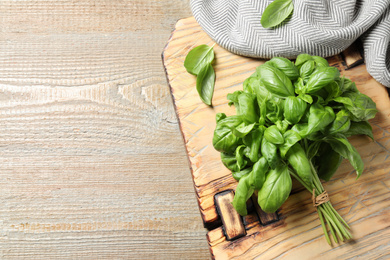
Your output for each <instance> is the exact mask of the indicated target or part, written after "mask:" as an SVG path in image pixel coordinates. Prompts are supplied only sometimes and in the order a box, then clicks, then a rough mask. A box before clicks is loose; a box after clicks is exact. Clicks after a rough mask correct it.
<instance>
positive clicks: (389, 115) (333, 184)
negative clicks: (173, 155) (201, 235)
mask: <svg viewBox="0 0 390 260" xmlns="http://www.w3.org/2000/svg"><path fill="white" fill-rule="evenodd" d="M200 44H208V45H210V46H211V45H213V44H214V42H213V41H212V40H211V39H210V38H209V37H208V36H207V35H206V33H205V32H203V31H202V29H201V28H200V26H199V25H198V24H197V22H196V21H195V19H194V18H193V17H191V18H187V19H183V20H179V21H178V22H177V24H176V28H175V30H174V32H173V33H172V36H171V38H170V39H169V42H168V44H167V46H166V47H165V49H164V52H163V64H164V67H165V70H166V74H167V79H168V84H169V86H170V88H171V91H172V97H173V101H174V104H175V108H176V112H177V116H178V119H179V125H180V129H181V132H182V134H183V139H184V143H185V146H186V149H187V153H188V159H189V165H190V168H191V172H192V178H193V180H194V188H195V193H196V196H197V199H198V202H199V209H200V213H201V216H202V219H203V222H204V224H205V227H206V228H208V229H209V230H210V231H209V232H208V235H207V239H208V242H209V246H210V252H211V255H212V258H215V259H233V258H234V259H253V258H259V259H260V258H261V259H271V258H276V259H300V260H303V259H347V258H349V257H365V258H368V259H375V258H379V257H385V258H386V255H387V256H388V257H390V255H389V252H390V174H389V168H390V100H389V95H388V92H387V89H386V88H385V87H383V86H382V85H381V84H379V83H377V82H376V81H375V80H374V79H373V78H372V77H371V76H370V75H369V74H368V73H367V71H366V67H365V65H364V64H363V63H362V62H361V61H362V59H361V56H360V53H359V52H358V51H357V49H356V47H351V48H349V49H348V50H346V51H345V52H344V53H343V54H341V55H337V56H334V57H331V58H328V61H329V63H330V64H331V65H332V66H336V67H337V68H338V69H339V70H340V71H341V74H342V75H345V76H346V77H348V78H350V79H352V80H353V81H355V82H356V85H357V86H358V88H359V90H360V91H361V92H362V93H364V94H366V95H368V96H370V97H371V98H372V99H373V100H374V101H375V102H376V103H377V108H378V110H379V113H378V114H377V116H376V117H375V118H374V119H373V120H371V121H370V123H371V125H372V127H373V132H374V136H375V141H372V140H371V139H369V138H367V137H364V136H359V137H352V138H350V141H351V142H352V144H353V145H354V146H355V147H356V148H357V150H358V151H359V153H360V154H361V156H362V158H363V160H364V163H365V172H364V173H363V175H362V176H361V178H359V179H358V180H355V178H356V174H355V172H354V170H353V168H352V166H351V165H350V164H349V163H348V162H347V161H344V162H343V163H342V164H341V166H340V168H339V170H338V171H337V173H336V174H335V176H334V178H333V179H332V180H331V181H329V182H326V183H325V184H324V187H325V189H326V190H327V191H328V193H329V195H330V197H331V201H332V204H333V206H334V207H335V208H336V210H337V211H338V212H339V213H340V214H341V215H342V216H343V217H344V219H345V220H346V221H347V222H348V223H349V224H350V226H351V229H352V234H353V236H354V240H353V241H350V242H348V243H341V244H339V245H337V244H335V245H334V246H333V247H331V246H329V245H328V244H327V242H326V240H325V238H324V236H323V232H322V229H321V225H320V221H319V220H318V216H317V214H316V212H315V209H314V208H313V206H312V202H311V194H310V193H309V192H308V191H306V190H304V189H302V188H301V187H300V186H299V184H297V183H294V185H293V191H292V194H291V196H290V197H289V199H288V200H287V201H286V202H285V203H284V204H283V206H282V207H281V208H280V209H279V211H278V212H277V215H268V214H264V213H263V212H262V211H261V210H260V209H259V208H258V207H256V204H255V203H253V204H252V205H250V203H249V204H248V206H249V207H250V208H251V209H252V210H251V213H250V214H249V215H248V216H246V217H244V218H241V217H239V216H238V215H237V213H236V212H235V211H234V210H232V208H231V204H230V202H231V199H232V197H233V193H232V191H234V189H235V187H236V185H237V182H236V181H235V180H234V179H233V177H232V176H231V173H230V171H229V170H227V169H226V168H225V167H224V166H223V165H222V163H221V160H220V157H219V152H217V151H215V150H214V148H213V146H212V142H211V140H212V136H213V131H214V128H215V124H216V123H215V115H216V113H219V112H224V113H226V114H227V115H231V114H234V107H229V106H228V101H227V99H226V95H227V94H228V93H231V92H234V91H235V90H239V89H242V83H243V81H244V80H245V79H246V78H247V77H249V76H250V75H251V74H252V73H253V72H254V71H255V68H256V67H257V66H259V65H260V64H262V63H264V60H259V59H251V58H246V57H241V56H238V55H234V54H232V53H230V52H228V51H226V50H225V49H223V48H221V47H219V46H218V45H215V47H214V50H215V57H216V61H215V64H214V68H215V71H216V84H215V93H214V97H213V107H209V106H207V105H205V104H203V103H202V102H201V100H200V99H199V96H198V94H197V91H196V88H195V83H196V82H195V80H196V79H195V77H194V76H193V75H190V74H188V73H187V72H186V70H185V68H184V67H183V62H184V59H185V57H186V55H187V53H188V52H189V51H190V50H191V49H192V48H194V47H195V46H198V45H200ZM359 63H360V65H359ZM355 65H356V66H355ZM216 205H217V207H216Z"/></svg>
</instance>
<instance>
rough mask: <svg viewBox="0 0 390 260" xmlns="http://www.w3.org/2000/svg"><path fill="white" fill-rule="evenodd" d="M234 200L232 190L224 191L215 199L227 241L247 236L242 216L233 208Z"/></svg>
mask: <svg viewBox="0 0 390 260" xmlns="http://www.w3.org/2000/svg"><path fill="white" fill-rule="evenodd" d="M233 198H234V193H233V191H232V190H227V191H223V192H221V193H218V194H216V195H215V197H214V199H215V205H216V207H217V211H218V214H219V216H220V217H221V220H222V224H223V229H224V230H225V235H226V239H227V240H234V239H237V238H240V237H243V236H245V235H246V232H245V227H244V224H243V223H242V219H241V216H240V215H239V214H238V213H237V211H236V210H235V209H234V208H233V205H232V201H233Z"/></svg>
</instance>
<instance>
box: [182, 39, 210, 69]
mask: <svg viewBox="0 0 390 260" xmlns="http://www.w3.org/2000/svg"><path fill="white" fill-rule="evenodd" d="M213 60H214V50H213V47H209V46H207V45H205V44H202V45H199V46H197V47H195V48H193V49H192V50H191V51H190V52H189V53H188V54H187V56H186V59H185V60H184V67H185V68H186V70H187V71H188V72H189V73H191V74H193V75H198V74H199V73H200V71H201V70H202V68H204V67H206V65H208V64H210V63H211V62H212V61H213Z"/></svg>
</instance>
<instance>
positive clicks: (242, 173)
mask: <svg viewBox="0 0 390 260" xmlns="http://www.w3.org/2000/svg"><path fill="white" fill-rule="evenodd" d="M251 171H252V167H250V168H245V169H244V170H241V171H237V172H232V176H233V178H234V179H235V180H236V181H239V180H240V179H241V178H242V177H243V176H245V175H247V174H249V173H250V172H251Z"/></svg>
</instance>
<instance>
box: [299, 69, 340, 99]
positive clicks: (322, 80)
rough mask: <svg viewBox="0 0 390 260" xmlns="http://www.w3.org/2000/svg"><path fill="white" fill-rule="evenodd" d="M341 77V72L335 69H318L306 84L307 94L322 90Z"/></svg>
mask: <svg viewBox="0 0 390 260" xmlns="http://www.w3.org/2000/svg"><path fill="white" fill-rule="evenodd" d="M339 76H340V72H339V70H338V69H337V68H335V67H319V68H317V69H316V70H315V71H314V72H313V74H311V76H310V78H309V80H308V81H307V83H306V93H308V94H310V93H314V92H316V91H318V90H320V89H321V88H323V87H325V86H326V85H328V84H329V83H331V82H332V81H334V80H335V79H336V78H337V77H339Z"/></svg>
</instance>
